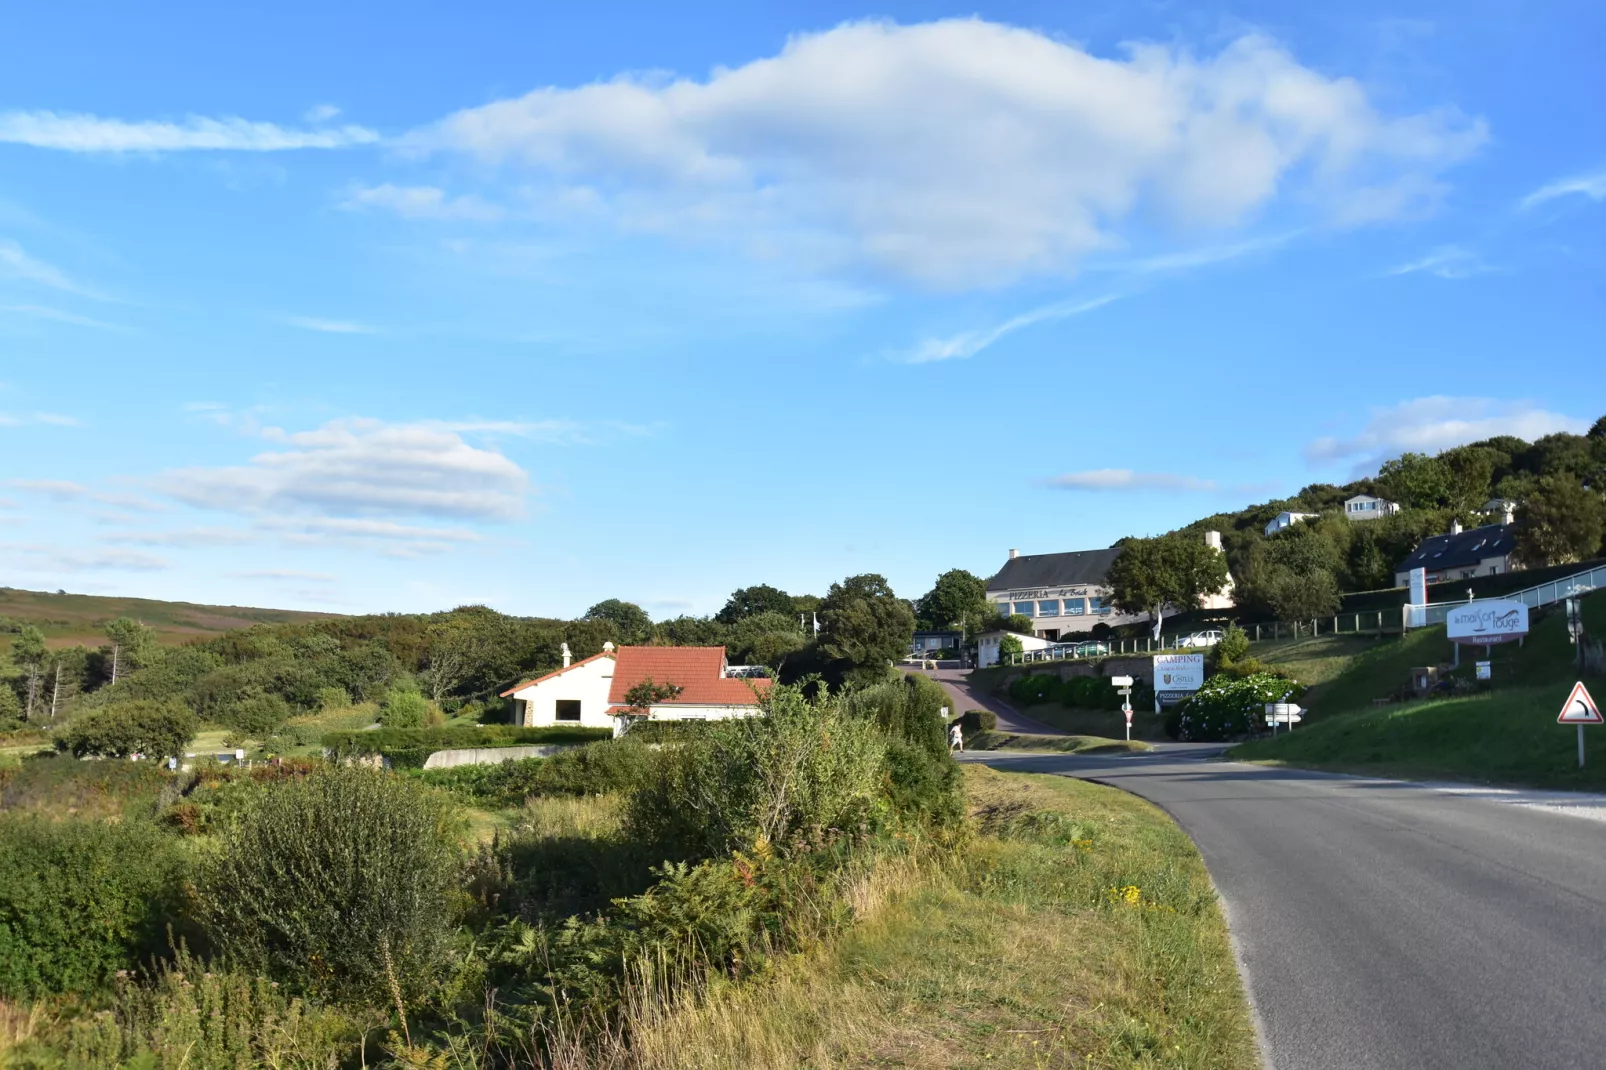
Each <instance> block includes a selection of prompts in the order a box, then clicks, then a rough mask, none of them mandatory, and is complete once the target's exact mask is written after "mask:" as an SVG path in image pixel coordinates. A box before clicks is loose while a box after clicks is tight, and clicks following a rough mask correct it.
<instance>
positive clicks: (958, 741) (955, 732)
mask: <svg viewBox="0 0 1606 1070" xmlns="http://www.w3.org/2000/svg"><path fill="white" fill-rule="evenodd" d="M964 749H965V733H964V732H963V731H962V730H961V729H960V727H959V722H958V721H955V722H954V724H953V727H952V728H950V729H948V752H949V753H950V754H951V753H953V752H954V751H963V750H964Z"/></svg>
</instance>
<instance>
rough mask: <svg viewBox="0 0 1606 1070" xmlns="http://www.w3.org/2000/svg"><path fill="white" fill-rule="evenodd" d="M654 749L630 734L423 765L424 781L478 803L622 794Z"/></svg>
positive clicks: (648, 765) (643, 774)
mask: <svg viewBox="0 0 1606 1070" xmlns="http://www.w3.org/2000/svg"><path fill="white" fill-rule="evenodd" d="M656 758H657V752H656V751H654V750H652V749H651V748H649V747H647V746H646V745H644V744H642V743H640V742H639V741H637V740H634V739H628V737H627V739H620V740H609V741H605V742H600V743H592V744H589V745H587V746H583V747H577V748H576V749H574V750H571V751H564V752H562V753H560V754H556V755H554V756H552V757H551V758H518V759H509V760H507V761H505V762H500V763H498V764H495V765H459V766H454V767H452V768H450V769H426V770H425V771H424V772H423V773H422V774H420V776H421V778H422V779H423V781H424V782H425V783H426V784H430V785H433V786H435V787H438V788H443V789H445V790H447V791H450V792H452V793H453V794H454V795H458V796H460V797H462V798H464V799H467V800H469V801H470V802H473V803H475V804H477V805H481V806H490V807H493V808H501V807H504V806H517V805H518V804H519V803H521V802H523V801H524V800H525V799H527V798H529V797H531V796H540V795H612V794H622V793H624V792H627V791H630V790H632V789H634V788H636V787H638V786H640V785H641V784H644V783H646V782H647V780H648V778H649V774H650V771H651V769H652V763H653V762H654V761H655V760H656Z"/></svg>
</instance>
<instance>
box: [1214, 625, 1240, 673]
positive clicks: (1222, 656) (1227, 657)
mask: <svg viewBox="0 0 1606 1070" xmlns="http://www.w3.org/2000/svg"><path fill="white" fill-rule="evenodd" d="M1248 656H1249V633H1248V632H1245V631H1244V630H1243V629H1242V628H1240V627H1238V625H1237V624H1229V625H1227V627H1226V628H1225V629H1224V630H1223V631H1222V633H1221V641H1220V642H1219V643H1217V644H1216V645H1215V646H1213V647H1211V648H1210V657H1209V660H1210V664H1211V665H1213V666H1216V667H1220V666H1223V665H1232V664H1235V663H1237V662H1240V661H1242V660H1243V659H1244V658H1246V657H1248Z"/></svg>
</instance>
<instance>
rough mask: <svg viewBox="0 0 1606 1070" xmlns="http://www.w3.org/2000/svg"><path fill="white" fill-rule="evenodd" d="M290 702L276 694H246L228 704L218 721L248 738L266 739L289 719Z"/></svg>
mask: <svg viewBox="0 0 1606 1070" xmlns="http://www.w3.org/2000/svg"><path fill="white" fill-rule="evenodd" d="M290 713H291V710H290V704H289V703H288V702H286V701H285V700H284V699H282V698H280V697H279V696H278V695H273V694H267V693H258V694H254V695H246V696H244V697H242V698H241V699H240V700H239V701H238V702H235V703H234V704H233V705H231V706H229V707H228V708H227V709H226V710H225V711H224V713H223V714H222V716H221V717H220V718H219V720H220V722H221V723H222V724H223V725H224V726H225V727H228V728H232V729H234V730H235V731H237V732H240V733H242V734H244V735H245V736H246V737H247V738H248V739H267V738H268V737H269V736H271V735H273V733H274V732H276V731H278V729H279V727H280V726H281V725H283V724H284V722H286V721H288V720H289V719H290Z"/></svg>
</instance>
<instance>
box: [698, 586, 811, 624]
mask: <svg viewBox="0 0 1606 1070" xmlns="http://www.w3.org/2000/svg"><path fill="white" fill-rule="evenodd" d="M795 612H797V609H796V608H795V607H794V606H793V604H792V596H791V595H789V594H787V593H786V592H785V591H783V590H780V589H779V588H776V587H771V586H770V585H769V584H767V583H760V584H758V585H757V586H754V587H741V588H738V589H737V590H735V591H732V592H731V596H730V598H729V599H727V600H726V602H725V608H723V609H721V610H720V611H719V612H718V613H716V614H714V619H715V620H717V621H719V622H720V623H721V624H735V623H736V622H737V621H740V620H746V619H747V618H748V617H756V616H758V615H759V614H760V613H786V614H792V613H795Z"/></svg>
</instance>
